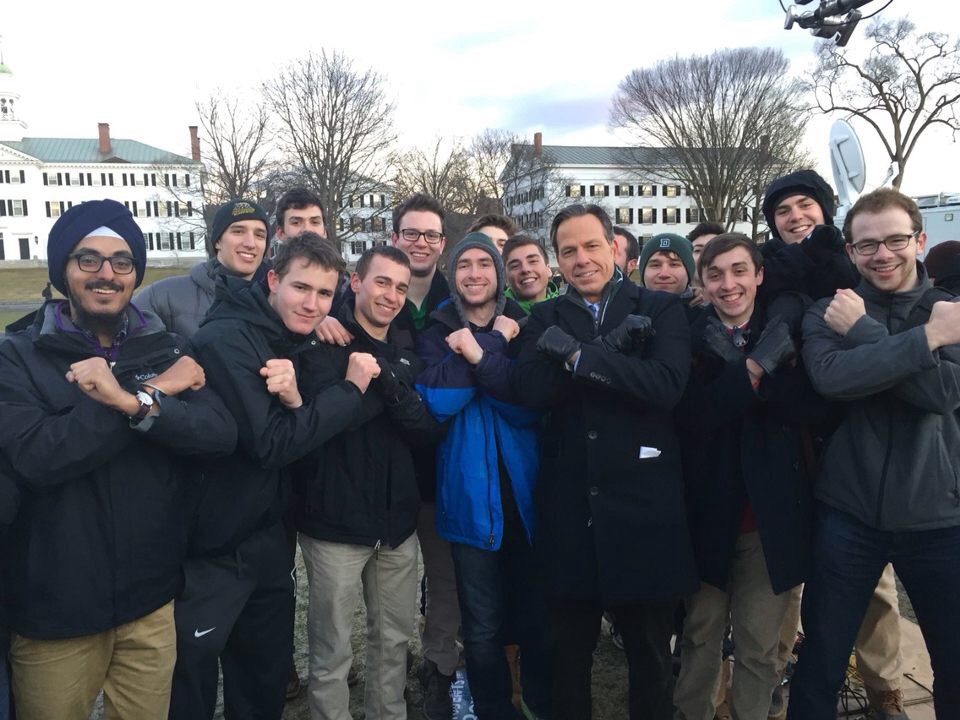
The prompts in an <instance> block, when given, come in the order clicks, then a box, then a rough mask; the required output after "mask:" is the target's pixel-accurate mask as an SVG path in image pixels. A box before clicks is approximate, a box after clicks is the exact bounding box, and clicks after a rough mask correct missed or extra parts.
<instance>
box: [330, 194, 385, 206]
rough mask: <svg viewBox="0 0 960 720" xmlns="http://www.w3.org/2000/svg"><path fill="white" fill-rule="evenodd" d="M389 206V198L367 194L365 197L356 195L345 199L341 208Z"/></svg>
mask: <svg viewBox="0 0 960 720" xmlns="http://www.w3.org/2000/svg"><path fill="white" fill-rule="evenodd" d="M386 206H387V196H386V195H380V194H376V193H366V194H365V195H355V196H351V197H348V198H345V199H344V201H343V203H342V204H341V206H340V207H352V208H364V207H368V208H385V207H386Z"/></svg>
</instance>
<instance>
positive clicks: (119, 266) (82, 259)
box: [70, 253, 135, 275]
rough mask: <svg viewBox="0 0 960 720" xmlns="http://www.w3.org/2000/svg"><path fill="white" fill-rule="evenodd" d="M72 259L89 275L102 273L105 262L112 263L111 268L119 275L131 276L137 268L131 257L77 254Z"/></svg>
mask: <svg viewBox="0 0 960 720" xmlns="http://www.w3.org/2000/svg"><path fill="white" fill-rule="evenodd" d="M70 259H75V260H76V261H77V267H79V268H80V269H81V270H83V271H84V272H88V273H95V272H100V268H102V267H103V264H104V263H105V262H108V263H110V267H111V268H113V271H114V272H115V273H116V274H117V275H129V274H130V273H132V272H133V270H134V267H135V265H134V261H133V258H132V257H130V256H129V255H111V256H110V257H104V256H103V255H97V254H96V253H77V254H76V255H71V256H70Z"/></svg>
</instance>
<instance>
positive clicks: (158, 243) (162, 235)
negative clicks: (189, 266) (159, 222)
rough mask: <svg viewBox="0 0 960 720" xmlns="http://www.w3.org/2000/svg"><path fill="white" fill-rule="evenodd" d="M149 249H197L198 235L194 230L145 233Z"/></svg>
mask: <svg viewBox="0 0 960 720" xmlns="http://www.w3.org/2000/svg"><path fill="white" fill-rule="evenodd" d="M143 237H144V238H145V239H146V241H147V250H173V249H174V248H176V249H177V250H196V249H197V237H196V235H195V234H194V233H192V232H178V233H172V232H156V233H153V232H151V233H144V234H143Z"/></svg>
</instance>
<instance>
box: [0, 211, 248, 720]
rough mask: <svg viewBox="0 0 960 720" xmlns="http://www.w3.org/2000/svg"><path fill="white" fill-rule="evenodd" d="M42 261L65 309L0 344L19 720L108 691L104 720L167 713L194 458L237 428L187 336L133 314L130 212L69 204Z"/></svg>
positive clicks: (82, 708) (85, 712) (50, 306)
mask: <svg viewBox="0 0 960 720" xmlns="http://www.w3.org/2000/svg"><path fill="white" fill-rule="evenodd" d="M47 257H48V259H49V269H50V282H51V283H53V285H54V287H56V288H57V290H59V291H60V292H61V293H63V294H64V295H65V296H66V297H67V300H61V301H51V302H47V303H46V304H44V306H43V307H42V308H41V309H40V310H39V311H38V312H37V314H36V317H35V321H34V323H33V325H32V326H31V327H29V328H27V329H26V330H24V331H22V332H20V333H17V334H14V335H12V336H9V337H8V338H7V339H6V340H5V341H4V342H3V343H0V417H2V418H3V422H2V423H0V452H2V453H3V455H5V456H6V458H7V459H8V460H9V462H10V465H11V467H12V470H13V472H14V473H15V477H16V480H17V481H18V482H19V483H20V484H21V486H20V489H21V494H22V500H21V505H20V509H19V512H18V514H17V516H16V519H15V520H14V522H13V526H12V527H11V529H10V533H9V535H8V537H7V546H6V548H5V550H6V551H5V553H4V554H5V557H4V573H5V582H4V587H5V589H6V590H7V592H8V596H7V608H8V610H9V621H10V628H11V629H12V630H13V633H14V634H13V637H12V642H11V655H10V657H11V666H12V668H13V690H14V696H15V698H16V704H17V714H18V715H19V716H20V717H24V718H51V719H53V718H57V719H58V720H59V719H65V720H85V719H86V718H87V717H89V715H90V711H91V709H92V708H93V703H94V701H95V700H96V697H97V694H98V693H99V692H100V689H101V688H102V689H103V692H104V697H105V704H106V707H107V713H108V715H109V714H112V715H113V716H116V717H129V718H144V719H145V720H162V719H163V718H165V717H166V716H167V707H168V705H169V702H170V683H171V676H172V673H173V666H174V660H175V658H176V637H175V626H174V616H173V599H174V596H175V595H176V594H177V593H178V591H179V589H180V586H181V584H182V580H181V572H180V569H181V564H182V560H183V556H184V554H185V551H186V542H187V521H188V519H189V517H190V507H191V505H192V486H193V485H194V484H195V482H196V478H195V477H193V476H192V474H191V472H190V467H189V464H192V463H191V461H195V457H196V456H199V455H204V454H207V455H214V454H219V455H225V454H227V453H229V452H231V451H232V449H233V446H234V444H235V442H236V425H235V423H234V420H233V418H232V417H231V416H230V414H229V412H228V411H227V409H226V407H225V406H224V404H223V403H222V402H221V401H220V400H219V399H218V398H217V397H216V396H215V395H214V394H213V393H211V392H210V391H208V390H207V389H206V388H204V387H203V386H204V382H205V377H204V372H203V370H202V369H201V368H200V366H199V365H197V363H196V362H194V360H193V359H192V358H190V357H188V356H187V347H186V346H185V344H184V342H183V340H182V339H181V338H179V337H177V336H175V335H171V334H169V333H167V332H166V331H165V330H164V328H163V325H162V323H161V322H160V320H159V319H158V318H157V317H156V316H155V315H153V314H150V313H141V312H140V311H139V310H137V308H136V307H135V306H134V305H132V304H131V303H130V298H131V296H132V295H133V290H134V288H135V287H136V286H137V285H139V284H140V282H141V281H142V280H143V273H144V268H145V265H146V247H145V245H144V240H143V233H142V232H141V231H140V229H139V228H138V227H137V225H136V223H135V222H134V220H133V217H132V216H131V215H130V211H129V210H127V209H126V208H125V207H124V206H123V205H121V204H120V203H118V202H115V201H113V200H97V201H91V202H86V203H83V204H81V205H77V206H75V207H73V208H71V209H70V210H69V211H68V212H66V213H64V214H63V215H62V216H60V219H59V220H57V222H56V224H54V226H53V228H52V229H51V231H50V239H49V242H48V245H47ZM191 456H193V457H191ZM188 463H189V464H188Z"/></svg>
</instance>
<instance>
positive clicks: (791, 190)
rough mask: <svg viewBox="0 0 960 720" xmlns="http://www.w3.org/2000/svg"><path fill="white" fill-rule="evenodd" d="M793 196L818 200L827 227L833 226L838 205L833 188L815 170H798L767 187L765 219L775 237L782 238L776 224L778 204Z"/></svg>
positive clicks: (765, 192) (764, 207)
mask: <svg viewBox="0 0 960 720" xmlns="http://www.w3.org/2000/svg"><path fill="white" fill-rule="evenodd" d="M791 195H806V196H807V197H809V198H813V199H814V200H816V202H817V205H819V206H820V210H821V211H822V212H823V222H824V224H825V225H833V214H834V212H835V211H836V204H835V203H834V201H833V188H832V187H830V185H829V184H828V183H827V181H826V180H824V179H823V178H822V177H820V174H819V173H816V172H814V171H813V170H797V171H796V172H792V173H790V174H789V175H784V176H783V177H779V178H777V179H776V180H774V181H773V182H772V183H770V184H769V185H767V189H766V190H765V191H764V193H763V217H764V218H766V220H767V227H768V228H769V229H770V233H771V234H772V235H773V236H774V237H780V233H778V232H777V225H776V223H775V222H774V211H775V210H776V209H777V203H779V202H780V201H781V200H783V198H785V197H790V196H791Z"/></svg>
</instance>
